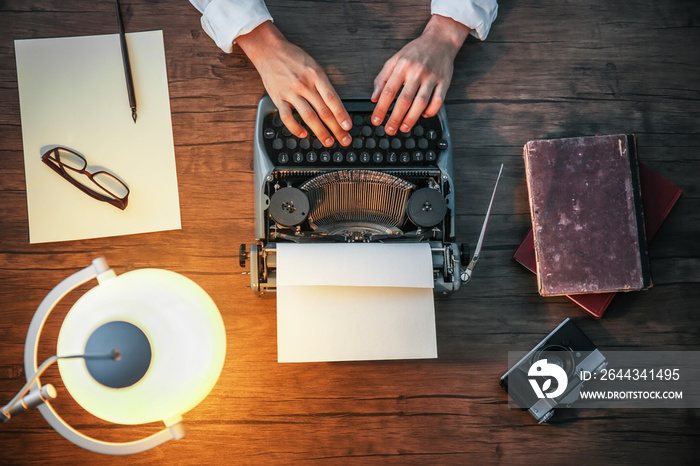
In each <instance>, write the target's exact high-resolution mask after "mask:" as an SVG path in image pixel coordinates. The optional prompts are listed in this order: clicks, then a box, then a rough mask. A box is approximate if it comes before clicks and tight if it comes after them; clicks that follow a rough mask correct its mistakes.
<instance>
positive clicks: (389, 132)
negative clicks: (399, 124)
mask: <svg viewBox="0 0 700 466" xmlns="http://www.w3.org/2000/svg"><path fill="white" fill-rule="evenodd" d="M384 131H386V132H387V134H394V133H395V132H396V130H395V129H394V128H393V127H391V126H386V127H384Z"/></svg>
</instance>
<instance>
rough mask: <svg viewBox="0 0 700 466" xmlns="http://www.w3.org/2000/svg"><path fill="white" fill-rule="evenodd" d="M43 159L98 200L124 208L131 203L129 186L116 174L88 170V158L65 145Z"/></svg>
mask: <svg viewBox="0 0 700 466" xmlns="http://www.w3.org/2000/svg"><path fill="white" fill-rule="evenodd" d="M41 160H42V161H43V162H44V163H45V164H46V165H48V166H49V167H50V168H51V169H52V170H53V171H55V172H56V173H58V174H59V175H61V176H62V177H63V178H65V179H66V180H68V181H69V182H70V183H71V184H72V185H73V186H75V187H76V188H78V189H80V190H81V191H82V192H84V193H85V194H87V195H88V196H91V197H93V198H95V199H97V200H98V201H103V202H108V203H110V204H112V205H113V206H115V207H118V208H120V209H122V210H124V209H126V206H127V204H128V203H129V187H128V186H127V185H126V183H124V182H123V181H122V180H120V179H119V178H117V177H116V176H115V175H113V174H111V173H109V172H108V171H105V170H100V171H96V172H94V173H91V172H89V171H87V160H86V159H85V157H83V156H82V155H80V154H78V153H77V152H74V151H72V150H70V149H67V148H65V147H54V148H52V149H49V150H48V151H46V152H45V153H44V154H43V155H42V156H41Z"/></svg>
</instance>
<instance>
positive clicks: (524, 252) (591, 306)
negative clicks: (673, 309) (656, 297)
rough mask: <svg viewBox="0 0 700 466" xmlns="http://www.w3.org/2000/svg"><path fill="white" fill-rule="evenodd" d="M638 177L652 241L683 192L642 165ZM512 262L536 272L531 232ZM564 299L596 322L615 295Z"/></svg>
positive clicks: (571, 296)
mask: <svg viewBox="0 0 700 466" xmlns="http://www.w3.org/2000/svg"><path fill="white" fill-rule="evenodd" d="M639 177H640V180H641V185H642V203H643V204H644V223H645V226H646V236H647V241H651V239H652V238H653V237H654V235H655V234H656V232H657V231H658V230H659V228H660V227H661V224H662V223H663V222H664V220H665V219H666V217H667V216H668V214H669V212H670V211H671V209H672V208H673V206H674V205H675V204H676V202H677V201H678V199H679V198H680V197H681V194H683V191H681V189H680V188H678V187H677V186H676V185H674V184H673V183H671V182H670V181H668V180H667V179H666V178H664V177H662V176H661V175H659V174H658V173H656V172H654V171H653V170H651V169H650V168H649V167H647V166H646V165H644V164H643V163H641V162H640V163H639ZM513 259H514V260H515V261H516V262H518V263H520V264H521V265H523V266H524V267H525V268H527V269H528V270H530V271H531V272H532V273H535V274H536V273H537V262H536V260H535V246H534V242H533V236H532V230H530V232H529V233H528V234H527V236H526V237H525V239H524V240H523V242H522V243H521V244H520V246H519V247H518V249H517V250H516V251H515V254H513ZM566 297H567V298H568V299H570V300H571V301H573V302H574V303H575V304H577V305H579V306H580V307H581V308H583V310H584V311H586V312H588V313H589V314H590V315H592V316H593V317H595V318H596V319H600V318H601V317H602V316H603V313H604V312H605V310H606V309H607V307H608V305H609V304H610V302H611V301H612V299H613V297H615V293H593V294H576V295H567V296H566Z"/></svg>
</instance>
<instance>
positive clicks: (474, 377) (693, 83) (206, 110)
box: [0, 0, 700, 464]
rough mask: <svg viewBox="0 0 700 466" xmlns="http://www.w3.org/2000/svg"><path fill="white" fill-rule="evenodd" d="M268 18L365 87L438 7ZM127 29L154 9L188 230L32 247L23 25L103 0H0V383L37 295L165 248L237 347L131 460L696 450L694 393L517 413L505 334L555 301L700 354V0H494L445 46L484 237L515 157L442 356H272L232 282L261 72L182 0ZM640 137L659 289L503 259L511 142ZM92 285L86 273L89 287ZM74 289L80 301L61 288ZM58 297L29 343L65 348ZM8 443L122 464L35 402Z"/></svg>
mask: <svg viewBox="0 0 700 466" xmlns="http://www.w3.org/2000/svg"><path fill="white" fill-rule="evenodd" d="M268 5H269V8H270V11H271V13H272V14H273V16H274V17H275V21H276V23H277V25H278V26H279V28H280V29H281V30H282V31H283V32H284V33H285V34H286V35H287V36H288V38H289V39H290V40H292V41H293V42H295V43H296V44H298V45H300V46H302V47H303V48H304V49H306V50H307V51H308V52H309V53H310V54H311V55H312V56H314V57H315V58H316V59H317V61H318V62H319V63H320V64H321V65H323V66H324V67H325V68H326V70H327V71H328V73H329V76H330V78H331V80H332V82H333V83H334V85H335V86H336V88H337V90H338V91H339V93H340V94H341V96H343V97H358V96H359V97H362V96H366V97H368V96H369V95H370V93H371V86H372V80H373V79H374V77H375V75H376V73H377V72H378V71H379V70H380V69H381V66H382V64H383V63H384V61H385V60H387V59H388V58H389V57H390V56H391V55H392V54H393V53H395V52H396V51H397V50H398V49H399V48H400V47H401V46H402V45H403V44H405V43H406V42H407V41H408V40H410V39H412V38H414V37H416V36H417V35H418V34H419V33H420V31H421V29H422V26H423V25H424V24H425V22H426V21H427V19H428V17H429V14H430V10H429V2H427V1H418V0H413V1H398V0H396V1H393V2H392V1H377V2H370V1H352V2H343V1H328V2H322V1H312V0H306V1H298V2H289V1H282V0H275V1H269V2H268ZM122 9H123V14H124V21H125V26H126V29H127V31H139V30H149V29H163V31H164V37H165V50H166V60H167V67H168V81H169V87H170V96H171V110H172V123H173V131H174V140H175V154H176V160H177V174H178V182H179V189H180V202H181V215H182V226H183V228H182V230H180V231H172V232H160V233H151V234H143V235H134V236H125V237H117V238H105V239H94V240H86V241H74V242H63V243H54V244H39V245H30V244H29V243H28V226H27V225H28V224H27V204H26V194H25V179H24V165H23V158H22V157H23V155H22V134H21V127H20V115H19V98H18V92H17V77H16V69H15V58H14V47H13V39H14V38H34V37H58V36H66V35H78V34H79V35H83V34H107V33H115V32H116V30H117V25H116V18H115V17H114V16H115V15H114V5H113V3H111V2H86V1H77V0H72V1H49V0H36V1H28V2H25V1H21V0H6V1H3V2H0V39H1V40H0V108H2V112H0V135H1V136H2V137H0V312H1V314H2V319H1V320H0V403H3V404H4V403H6V402H7V401H9V399H10V398H11V397H12V396H13V395H14V393H15V392H16V391H17V390H18V389H19V388H20V387H21V385H22V384H23V382H24V372H23V366H22V354H23V347H24V340H25V337H26V331H27V328H28V326H29V322H30V320H31V317H32V315H33V313H34V311H35V310H36V307H37V306H38V304H39V303H40V302H41V300H42V299H43V297H44V296H45V295H46V294H47V293H48V292H49V290H51V289H52V288H53V287H54V286H55V285H56V284H57V283H58V282H60V281H61V280H62V279H63V278H65V277H66V276H68V275H70V274H71V273H73V272H74V271H77V270H78V269H80V268H82V267H85V266H86V265H88V264H89V263H90V261H91V260H92V259H93V258H95V257H97V256H100V255H104V256H105V257H106V258H107V260H108V261H109V263H110V265H111V266H112V267H113V268H114V269H115V271H116V272H117V273H123V272H126V271H128V270H132V269H136V268H143V267H158V268H165V269H170V270H173V271H176V272H179V273H182V274H184V275H186V276H188V277H190V278H192V279H193V280H195V281H196V282H198V283H199V284H200V285H201V286H202V287H203V288H204V289H205V290H206V291H207V292H208V293H209V294H210V295H211V296H212V298H213V299H214V301H215V302H216V303H217V305H218V306H219V308H220V310H221V313H222V315H223V318H224V322H225V324H226V329H227V335H228V353H227V360H226V364H225V366H224V370H223V373H222V375H221V378H220V380H219V383H218V384H217V386H216V387H215V389H214V390H213V392H212V393H211V395H210V396H209V397H208V398H207V399H206V400H205V401H204V403H202V404H201V405H200V406H198V407H197V408H195V409H194V410H193V411H191V412H189V413H187V414H185V416H184V420H185V428H186V430H187V437H186V438H185V439H183V440H181V441H178V442H169V443H168V444H165V445H164V446H161V447H159V448H156V449H154V450H152V451H149V452H146V453H142V454H139V455H135V456H133V457H130V458H128V461H129V463H183V464H212V463H218V462H223V461H226V462H231V463H253V464H255V463H286V464H289V463H297V462H310V461H319V462H323V463H333V464H367V463H390V464H393V463H395V464H431V463H441V464H468V463H478V464H480V463H487V464H488V463H501V464H521V463H525V462H527V463H532V464H538V463H541V464H552V463H563V462H574V463H586V464H591V463H599V464H610V463H615V464H618V463H641V464H658V463H661V462H671V463H675V464H684V463H685V464H697V462H698V460H699V459H700V453H699V451H700V450H698V448H697V443H698V441H699V440H700V411H699V410H697V409H694V410H693V409H687V410H679V409H663V410H662V409H656V410H644V409H639V410H622V409H620V410H586V411H584V410H566V411H565V412H562V413H560V414H561V415H560V416H559V417H558V420H557V421H556V422H554V423H553V424H552V425H549V426H538V425H536V424H535V423H534V421H533V419H532V418H530V416H529V415H528V414H527V413H523V412H520V411H518V410H512V409H509V408H508V406H507V398H506V394H505V392H503V390H502V389H501V388H500V387H499V385H498V381H499V378H500V376H501V375H502V374H503V373H504V372H505V371H506V370H507V369H508V362H507V352H508V351H509V350H512V351H519V350H528V349H530V348H532V347H533V346H534V345H535V344H536V343H537V342H539V341H540V339H541V338H542V337H543V336H544V335H546V334H547V333H548V332H549V331H550V330H551V329H553V328H554V327H555V326H556V325H557V324H558V323H559V322H561V321H562V320H563V319H564V318H566V317H571V318H573V319H574V320H575V321H576V322H577V323H578V324H579V326H580V327H581V328H582V329H583V330H584V331H585V332H586V333H587V334H588V335H589V337H590V338H591V339H592V340H593V341H594V342H595V343H596V344H597V345H598V346H599V347H600V348H601V349H608V350H622V349H625V350H694V351H698V350H700V328H699V324H698V322H699V320H698V304H697V303H698V301H699V300H700V286H698V285H699V283H700V243H699V242H698V238H699V236H698V229H699V227H700V188H699V187H698V186H699V184H698V181H699V180H700V140H699V138H698V136H699V132H700V129H699V128H700V124H699V123H700V118H699V117H700V48H699V47H698V44H700V26H699V25H700V4H698V2H697V1H696V0H669V1H665V2H658V1H653V0H625V1H621V0H608V1H603V0H577V1H566V2H556V4H554V3H552V2H546V1H543V0H520V1H510V2H505V1H504V2H502V4H501V5H500V8H499V16H498V19H497V21H496V23H495V24H494V26H493V28H492V30H491V33H490V35H489V37H488V39H487V40H486V41H485V42H479V41H477V40H474V39H473V38H472V39H470V40H469V41H468V42H467V44H466V45H465V46H464V47H463V49H462V50H461V51H460V53H459V55H458V57H457V60H456V62H455V74H454V79H453V83H452V87H451V89H450V91H449V93H448V100H447V104H446V109H447V114H448V118H449V122H450V125H451V128H452V132H453V147H454V148H455V151H456V166H455V171H456V178H457V179H458V184H457V186H456V190H457V219H458V224H457V232H458V239H459V240H460V241H466V242H471V243H472V244H474V243H475V242H476V238H477V237H478V234H479V231H480V228H481V222H482V220H483V214H484V212H485V209H486V207H487V204H488V200H489V196H490V192H491V187H492V183H493V181H494V177H495V175H496V173H497V170H498V166H499V165H500V164H501V163H504V164H505V169H504V177H503V179H502V182H501V187H500V189H499V193H498V195H497V198H496V203H495V206H494V211H493V214H492V218H491V221H490V225H489V231H488V234H487V239H486V243H485V247H484V250H483V254H482V257H481V260H480V262H479V265H478V266H477V268H476V271H475V275H474V278H473V280H472V282H471V283H470V284H468V285H467V286H466V287H464V288H463V289H462V290H460V291H459V292H458V293H457V294H455V295H453V296H452V297H450V298H449V299H446V300H442V301H438V302H437V304H436V309H437V334H438V352H439V358H438V359H436V360H429V361H391V362H353V363H315V364H278V363H277V362H276V316H275V299H274V297H270V298H262V299H261V298H257V297H256V296H254V295H253V294H252V292H251V291H250V290H248V289H246V288H245V286H246V285H247V283H248V277H247V276H244V275H241V274H240V272H241V269H239V267H238V258H237V253H238V245H239V244H240V243H250V242H251V241H252V240H253V239H254V238H253V168H252V151H253V144H252V141H253V128H254V119H255V111H256V105H257V102H258V100H259V99H260V97H261V96H262V94H263V91H264V90H263V86H262V83H261V81H260V79H259V77H258V75H257V73H256V71H255V69H254V68H253V67H252V65H251V64H250V63H249V62H248V61H247V59H246V57H245V56H244V55H243V54H242V53H241V52H240V50H238V49H234V53H232V54H230V55H226V54H224V53H223V52H221V51H220V50H219V49H217V48H216V46H215V45H214V43H213V42H212V41H211V40H210V39H209V37H208V36H206V34H205V33H204V32H203V31H202V30H201V27H200V24H199V14H198V12H197V11H196V10H195V9H194V8H192V7H191V5H190V4H189V3H188V2H186V1H185V0H182V1H177V2H175V1H164V0H149V1H147V0H124V1H122ZM623 132H624V133H635V134H637V136H638V138H639V153H640V160H641V161H642V162H644V163H645V164H647V165H648V166H649V167H651V168H652V169H653V170H655V171H657V172H659V173H660V174H662V175H663V176H665V177H666V178H668V179H669V180H671V181H672V182H673V183H675V184H676V185H677V186H679V187H680V188H681V189H683V191H684V195H683V197H682V198H681V200H680V202H679V203H678V205H677V206H676V207H675V209H674V210H673V211H672V213H671V215H670V217H669V218H668V220H667V222H666V223H665V224H664V225H663V227H662V228H661V230H660V231H659V233H658V234H657V236H656V237H655V239H654V242H653V243H652V245H651V250H650V255H651V266H652V271H653V276H654V284H655V287H654V288H653V289H652V290H650V291H647V292H643V293H629V294H624V295H618V296H617V297H616V298H615V299H614V300H613V302H612V304H611V306H610V308H609V309H608V311H607V313H606V314H605V316H604V317H603V319H602V320H600V321H594V320H592V319H591V318H589V317H588V316H587V315H586V314H584V313H583V312H582V311H580V310H579V309H578V308H576V307H575V306H574V305H573V304H571V303H570V302H569V301H567V300H566V299H565V298H549V299H545V298H542V297H540V296H539V295H538V293H537V289H536V282H535V277H534V276H532V275H531V274H530V273H529V272H527V271H526V270H524V269H523V268H521V267H520V266H519V265H517V264H516V263H514V262H513V261H511V255H512V254H513V252H514V250H515V248H516V247H517V245H518V244H519V243H520V241H521V240H522V238H523V237H524V236H525V234H526V233H527V231H528V229H529V228H530V218H529V211H528V203H527V191H526V187H525V174H524V170H523V162H522V147H523V144H524V143H525V142H526V141H528V140H530V139H536V138H553V137H569V136H583V135H593V134H616V133H623ZM85 289H86V288H85ZM70 299H75V298H69V300H70ZM69 304H70V303H67V304H64V305H62V306H61V309H59V310H58V311H57V315H55V316H53V317H52V318H51V320H50V321H49V322H48V324H47V327H46V329H45V332H46V333H45V337H44V338H43V339H42V350H41V355H43V356H49V355H50V354H52V353H51V352H52V351H53V349H54V348H55V340H56V334H57V332H58V329H59V326H60V317H61V313H65V312H66V311H67V309H68V307H69ZM43 380H45V382H49V381H50V382H51V383H54V384H56V385H57V387H58V389H59V392H60V395H59V400H57V402H56V403H55V406H56V408H57V410H58V411H59V412H60V413H61V414H62V415H63V416H64V417H65V418H66V419H67V420H68V421H69V422H71V423H72V424H73V425H75V426H76V427H78V428H79V429H80V430H81V431H83V432H85V433H87V434H88V435H93V436H96V437H98V438H102V439H105V440H115V441H116V440H119V441H128V440H134V439H136V438H138V437H139V436H143V435H146V434H149V433H152V432H155V431H157V430H158V429H159V426H156V425H149V426H139V427H123V428H122V427H115V426H112V425H108V424H106V423H104V422H102V421H100V420H98V419H95V418H92V417H91V416H90V415H88V414H86V413H85V412H84V411H82V410H81V409H80V408H79V407H77V406H76V405H75V404H74V403H73V402H72V401H71V400H70V398H69V396H68V395H67V394H66V393H65V390H62V385H61V383H60V379H59V376H58V371H57V370H56V369H55V368H54V369H51V370H50V371H49V372H48V373H47V374H46V375H45V376H44V377H43ZM0 452H1V453H0V455H2V456H1V457H0V462H1V463H7V464H28V463H42V464H43V463H51V462H57V463H73V464H74V463H77V462H85V463H97V462H100V463H105V464H121V463H122V462H124V461H125V460H124V459H123V458H112V457H103V456H100V455H97V454H94V453H91V452H87V451H84V450H81V449H80V448H78V447H76V446H74V445H72V444H70V443H69V442H68V441H66V440H64V439H63V438H62V437H60V436H59V435H58V434H57V433H56V432H55V431H54V430H53V429H52V428H51V427H49V426H48V424H47V423H46V422H45V421H44V420H43V418H42V417H41V415H40V414H39V413H38V412H36V411H34V412H30V413H27V414H24V415H22V416H18V417H17V418H15V419H13V420H12V421H11V422H9V423H7V424H4V425H0Z"/></svg>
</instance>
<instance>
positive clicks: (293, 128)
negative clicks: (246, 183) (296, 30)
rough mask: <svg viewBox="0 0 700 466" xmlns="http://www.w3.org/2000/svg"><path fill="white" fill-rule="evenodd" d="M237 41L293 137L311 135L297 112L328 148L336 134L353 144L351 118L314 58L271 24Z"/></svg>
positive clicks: (256, 29) (340, 138)
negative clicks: (295, 117)
mask: <svg viewBox="0 0 700 466" xmlns="http://www.w3.org/2000/svg"><path fill="white" fill-rule="evenodd" d="M236 42H237V43H238V45H239V46H240V47H241V49H243V51H244V52H245V53H246V55H247V56H248V58H250V61H251V62H253V65H255V68H256V69H257V70H258V73H260V76H261V78H262V80H263V84H264V86H265V89H266V90H267V93H268V94H269V95H270V98H271V99H272V101H273V102H274V103H275V105H276V106H277V109H278V110H279V112H280V118H281V119H282V122H283V123H284V125H285V126H286V127H287V129H288V130H289V131H290V132H291V133H292V134H294V135H295V136H297V137H299V138H305V137H307V136H308V132H307V131H306V129H305V128H304V127H303V126H302V125H300V124H299V122H297V121H296V120H295V119H294V117H293V115H292V110H293V109H295V110H296V111H297V113H298V114H299V116H300V117H301V118H302V120H304V122H305V123H306V124H307V125H308V127H309V128H310V129H311V131H313V133H314V134H315V135H316V137H317V138H318V139H319V141H321V144H323V145H324V146H326V147H329V146H331V145H333V143H334V139H333V135H335V138H337V140H338V142H340V144H341V145H343V146H347V145H349V144H350V142H352V138H351V137H350V134H348V130H350V129H351V128H352V123H351V121H350V115H348V112H347V111H346V110H345V107H344V106H343V103H342V101H341V100H340V97H338V94H337V93H336V92H335V90H334V89H333V86H332V85H331V83H330V81H329V80H328V77H327V76H326V73H325V72H324V71H323V68H321V67H320V66H319V64H318V63H316V61H315V60H314V59H313V58H311V56H309V55H308V54H307V53H306V52H304V51H303V50H302V49H301V48H299V47H297V46H296V45H294V44H292V43H290V42H289V41H287V39H286V38H285V37H284V36H283V35H282V33H281V32H280V31H279V30H278V29H277V28H276V27H275V26H274V25H273V24H272V23H271V22H270V21H267V22H265V23H263V24H261V25H260V26H258V27H257V28H255V29H254V30H253V31H251V32H250V33H248V34H245V35H242V36H238V37H237V38H236ZM329 129H330V132H329ZM331 132H332V134H331Z"/></svg>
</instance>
